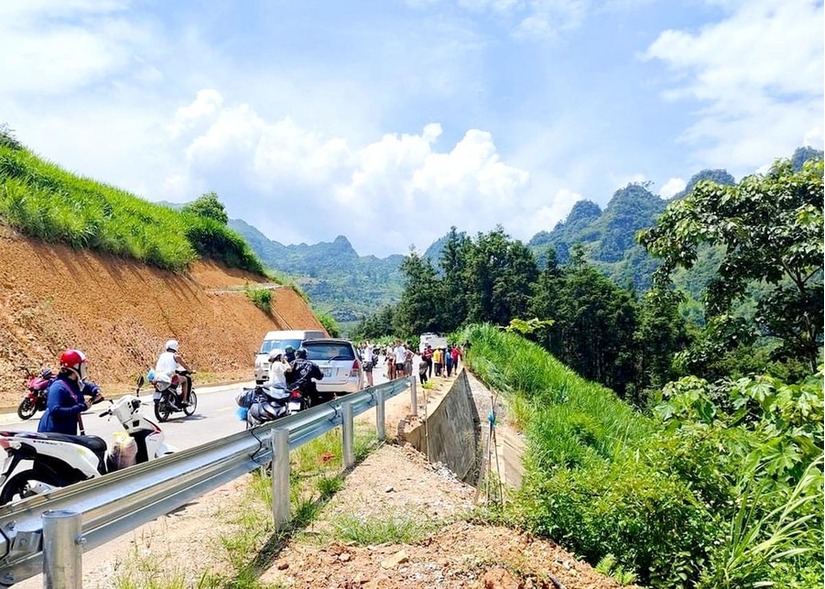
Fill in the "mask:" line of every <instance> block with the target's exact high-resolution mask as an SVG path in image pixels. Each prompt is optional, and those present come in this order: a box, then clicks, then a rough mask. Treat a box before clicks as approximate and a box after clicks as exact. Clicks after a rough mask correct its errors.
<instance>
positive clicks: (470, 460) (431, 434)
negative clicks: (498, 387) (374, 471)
mask: <svg viewBox="0 0 825 589" xmlns="http://www.w3.org/2000/svg"><path fill="white" fill-rule="evenodd" d="M403 438H404V440H405V441H406V442H409V443H410V444H412V445H413V446H414V447H415V448H416V449H417V450H418V451H419V452H421V453H423V454H425V455H426V456H427V458H428V459H429V461H430V462H441V463H442V464H444V466H446V467H447V468H449V469H450V470H451V471H452V472H454V473H455V475H456V476H457V477H458V478H459V479H461V480H462V481H464V482H466V483H470V484H473V485H474V484H476V482H477V481H478V469H479V459H480V455H481V452H480V440H481V429H480V420H479V416H478V409H477V408H476V404H475V402H474V401H473V397H472V393H471V391H470V386H469V383H468V382H467V375H466V373H465V371H463V370H462V371H461V373H459V375H458V377H457V378H456V379H455V380H454V381H453V385H452V387H451V388H450V390H449V391H448V392H447V394H446V395H444V396H443V397H442V398H441V402H440V403H439V404H438V406H437V407H436V408H435V409H434V410H431V411H430V413H429V415H427V419H426V420H425V421H422V422H421V423H419V424H418V425H416V426H415V427H412V428H409V429H408V430H406V431H404V432H403Z"/></svg>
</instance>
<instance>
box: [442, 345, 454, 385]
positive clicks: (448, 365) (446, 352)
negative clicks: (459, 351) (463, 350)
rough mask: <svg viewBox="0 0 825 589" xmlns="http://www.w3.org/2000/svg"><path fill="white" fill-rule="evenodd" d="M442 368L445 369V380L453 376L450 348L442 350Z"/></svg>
mask: <svg viewBox="0 0 825 589" xmlns="http://www.w3.org/2000/svg"><path fill="white" fill-rule="evenodd" d="M444 367H445V368H446V369H447V378H450V376H452V374H453V356H452V348H451V347H450V346H447V349H446V350H444Z"/></svg>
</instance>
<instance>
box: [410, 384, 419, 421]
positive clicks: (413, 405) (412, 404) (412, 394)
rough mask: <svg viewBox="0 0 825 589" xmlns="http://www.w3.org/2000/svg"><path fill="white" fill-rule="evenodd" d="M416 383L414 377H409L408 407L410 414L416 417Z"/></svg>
mask: <svg viewBox="0 0 825 589" xmlns="http://www.w3.org/2000/svg"><path fill="white" fill-rule="evenodd" d="M417 384H418V383H416V382H415V377H414V376H410V407H411V409H412V414H413V415H414V416H416V417H417V416H418V390H417V389H416V386H417Z"/></svg>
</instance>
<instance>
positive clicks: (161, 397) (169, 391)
mask: <svg viewBox="0 0 825 589" xmlns="http://www.w3.org/2000/svg"><path fill="white" fill-rule="evenodd" d="M177 374H178V375H180V377H181V378H187V379H189V404H188V405H183V400H182V399H181V395H180V393H179V392H178V386H179V383H173V382H172V380H173V379H172V377H171V375H168V374H165V373H162V372H155V371H154V370H150V371H149V373H148V375H147V376H148V380H149V382H151V383H152V385H154V387H155V392H154V394H153V395H152V398H153V400H154V402H155V417H157V419H158V421H160V422H161V423H163V422H164V421H167V420H168V419H169V417H170V416H171V415H172V414H173V413H177V412H178V411H182V412H183V414H184V415H186V416H187V417H189V416H191V415H194V413H195V411H196V410H197V408H198V395H196V394H195V389H194V387H192V379H191V378H189V377H190V375H191V374H192V373H191V372H189V371H185V370H181V371H180V372H178V373H177Z"/></svg>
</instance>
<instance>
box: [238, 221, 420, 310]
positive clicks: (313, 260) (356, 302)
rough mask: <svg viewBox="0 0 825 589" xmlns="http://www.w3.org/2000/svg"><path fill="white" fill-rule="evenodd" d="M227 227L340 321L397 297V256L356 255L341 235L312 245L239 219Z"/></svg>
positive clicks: (400, 258) (393, 300)
mask: <svg viewBox="0 0 825 589" xmlns="http://www.w3.org/2000/svg"><path fill="white" fill-rule="evenodd" d="M229 226H230V227H231V228H232V229H234V230H235V231H237V232H238V233H239V234H240V235H242V236H243V237H244V238H245V239H246V240H247V242H248V243H249V245H250V246H251V247H252V249H253V250H254V251H255V252H256V253H257V254H258V256H260V258H261V260H263V262H264V264H266V265H267V266H268V267H269V268H272V269H273V270H275V271H277V272H281V273H283V274H288V275H290V276H291V277H292V278H293V279H294V280H295V282H297V283H298V285H299V286H300V287H301V288H302V289H303V290H304V291H305V292H306V293H307V295H308V296H309V297H310V299H311V300H312V302H313V305H314V306H315V307H316V308H318V309H319V310H321V311H324V312H327V313H329V314H330V315H332V316H333V317H334V318H335V319H336V320H338V321H340V322H347V321H354V320H358V319H362V318H363V317H365V316H366V315H368V314H370V313H372V312H375V311H376V310H378V309H379V308H380V307H381V306H382V305H385V304H389V303H393V302H396V301H397V300H398V299H399V297H400V296H401V288H402V274H401V271H400V269H399V267H400V265H401V261H402V260H403V259H404V257H403V256H402V255H400V254H399V255H394V256H389V257H387V258H377V257H375V256H359V255H358V253H357V252H356V251H355V249H353V247H352V244H351V243H350V242H349V240H347V238H346V237H344V236H342V235H341V236H338V237H337V238H335V240H334V241H332V242H321V243H316V244H313V245H307V244H305V243H302V244H298V245H283V244H281V243H278V242H277V241H273V240H271V239H269V238H267V237H266V236H265V235H264V234H263V233H261V232H260V231H259V230H258V229H256V228H255V227H252V226H251V225H249V224H248V223H246V222H244V221H242V220H240V219H231V220H230V221H229Z"/></svg>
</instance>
